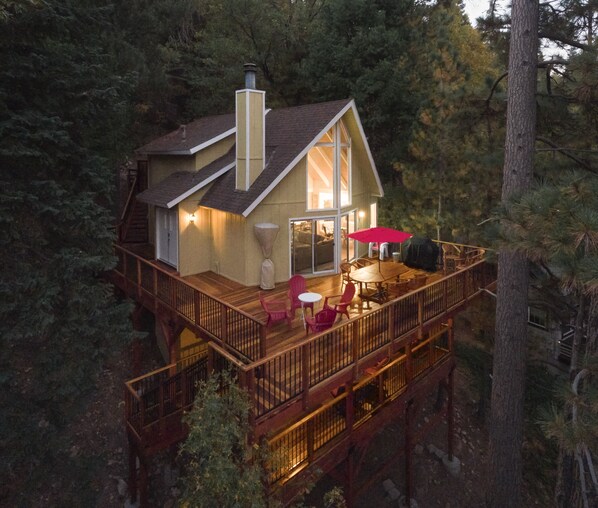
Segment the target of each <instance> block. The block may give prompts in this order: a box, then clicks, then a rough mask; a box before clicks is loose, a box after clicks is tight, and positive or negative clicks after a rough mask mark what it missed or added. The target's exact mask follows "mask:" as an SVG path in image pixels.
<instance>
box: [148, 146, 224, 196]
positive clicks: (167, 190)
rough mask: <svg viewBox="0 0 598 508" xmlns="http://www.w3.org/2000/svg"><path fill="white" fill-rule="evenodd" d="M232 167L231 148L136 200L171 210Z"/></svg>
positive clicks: (173, 175)
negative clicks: (224, 153)
mask: <svg viewBox="0 0 598 508" xmlns="http://www.w3.org/2000/svg"><path fill="white" fill-rule="evenodd" d="M234 166H235V150H234V147H233V148H231V149H230V150H229V151H228V152H227V153H226V155H224V156H223V157H220V159H217V160H215V161H214V162H212V163H210V164H208V165H207V166H205V167H203V168H201V169H200V170H199V171H178V172H176V173H173V174H171V175H170V176H168V177H167V178H165V179H164V180H162V181H161V182H160V183H158V184H157V185H154V186H153V187H151V188H149V189H146V190H144V191H143V192H140V193H139V194H137V199H138V200H139V201H142V202H144V203H148V204H150V205H156V206H161V207H164V208H172V207H173V206H175V205H176V204H178V203H180V202H181V201H182V200H183V199H185V198H186V197H188V196H190V195H191V194H193V193H194V192H197V191H198V190H199V189H201V188H203V187H205V186H206V185H208V184H209V183H210V182H212V181H214V180H215V179H216V178H218V177H219V176H221V175H222V174H224V173H225V172H226V171H228V170H230V169H232V168H233V167H234Z"/></svg>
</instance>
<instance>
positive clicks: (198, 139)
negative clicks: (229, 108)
mask: <svg viewBox="0 0 598 508" xmlns="http://www.w3.org/2000/svg"><path fill="white" fill-rule="evenodd" d="M234 133H235V114H234V113H230V114H228V115H216V116H206V117H204V118H200V119H199V120H194V121H193V122H191V123H188V124H187V125H182V126H181V127H180V128H179V129H177V130H176V131H173V132H170V133H169V134H166V135H165V136H162V137H161V138H158V139H154V140H153V141H151V142H150V143H148V144H147V145H145V146H142V147H141V148H139V149H137V153H140V154H155V155H159V154H165V155H193V154H194V153H196V152H198V151H199V150H202V149H203V148H205V147H207V146H210V145H211V144H213V143H216V142H217V141H219V140H221V139H222V138H224V137H226V136H230V135H231V134H234Z"/></svg>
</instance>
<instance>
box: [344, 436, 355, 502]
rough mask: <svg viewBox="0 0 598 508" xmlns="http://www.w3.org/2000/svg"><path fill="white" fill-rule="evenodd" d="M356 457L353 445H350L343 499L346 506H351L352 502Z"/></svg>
mask: <svg viewBox="0 0 598 508" xmlns="http://www.w3.org/2000/svg"><path fill="white" fill-rule="evenodd" d="M355 461H356V457H355V445H351V447H350V448H349V453H348V457H347V482H346V487H345V488H346V494H345V501H346V504H347V508H353V503H354V501H355V500H354V499H353V498H354V489H353V486H354V485H355V480H356V479H357V478H355V476H356V474H355V472H356V469H357V468H356V467H355V466H356V465H355Z"/></svg>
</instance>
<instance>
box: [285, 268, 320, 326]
mask: <svg viewBox="0 0 598 508" xmlns="http://www.w3.org/2000/svg"><path fill="white" fill-rule="evenodd" d="M301 293H307V286H306V283H305V277H303V275H293V276H292V277H291V278H290V279H289V292H288V295H289V300H291V315H292V316H293V317H295V312H296V311H297V309H300V308H301V307H302V303H301V300H299V295H300V294H301ZM303 308H304V309H305V308H310V309H311V313H312V315H313V313H314V304H313V303H304V304H303Z"/></svg>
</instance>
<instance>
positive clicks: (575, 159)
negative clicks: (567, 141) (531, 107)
mask: <svg viewBox="0 0 598 508" xmlns="http://www.w3.org/2000/svg"><path fill="white" fill-rule="evenodd" d="M536 141H540V142H541V143H545V144H546V145H548V146H550V147H552V148H554V150H555V151H557V152H561V153H562V154H563V155H564V156H565V157H569V159H571V160H573V161H575V162H576V163H577V164H579V165H580V166H581V167H583V168H585V169H587V170H588V171H595V170H594V169H592V166H590V165H589V164H588V163H587V162H585V161H584V160H582V159H580V158H579V157H576V156H575V155H573V154H572V153H570V152H569V150H567V149H566V148H561V147H559V146H557V145H556V144H555V143H553V142H552V141H550V140H549V139H546V138H542V137H540V136H537V137H536Z"/></svg>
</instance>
